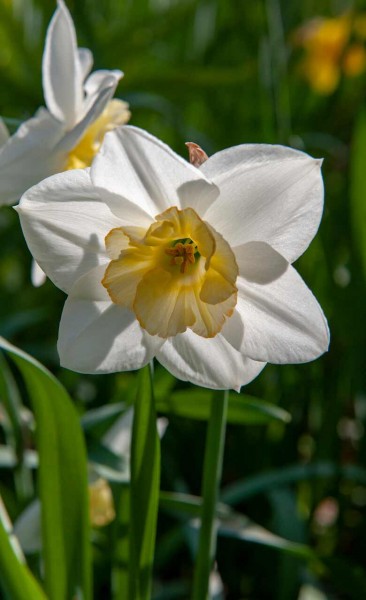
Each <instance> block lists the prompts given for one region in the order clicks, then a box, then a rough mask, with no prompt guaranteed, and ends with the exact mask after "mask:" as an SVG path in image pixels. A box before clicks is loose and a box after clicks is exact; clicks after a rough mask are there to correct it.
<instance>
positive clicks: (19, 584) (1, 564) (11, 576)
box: [0, 519, 46, 600]
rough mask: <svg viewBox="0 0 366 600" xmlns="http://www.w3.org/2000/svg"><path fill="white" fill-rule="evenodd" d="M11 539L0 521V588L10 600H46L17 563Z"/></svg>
mask: <svg viewBox="0 0 366 600" xmlns="http://www.w3.org/2000/svg"><path fill="white" fill-rule="evenodd" d="M10 540H11V537H10V534H9V532H8V531H6V528H5V526H4V523H3V519H0V574H1V576H0V586H1V588H2V589H3V591H4V592H5V593H6V594H7V595H8V597H9V598H11V599H12V600H30V599H32V600H46V596H45V594H44V592H43V590H42V589H41V587H40V586H39V584H38V583H37V581H36V580H35V578H34V577H33V575H32V573H31V572H30V571H29V569H28V567H27V566H26V565H25V564H24V563H22V562H20V561H19V559H18V557H17V555H16V554H15V552H14V549H13V547H12V544H11V541H10Z"/></svg>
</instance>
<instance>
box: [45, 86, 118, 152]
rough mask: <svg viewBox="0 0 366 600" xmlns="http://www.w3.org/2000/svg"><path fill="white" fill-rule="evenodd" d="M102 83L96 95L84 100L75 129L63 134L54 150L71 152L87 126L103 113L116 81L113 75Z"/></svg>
mask: <svg viewBox="0 0 366 600" xmlns="http://www.w3.org/2000/svg"><path fill="white" fill-rule="evenodd" d="M104 83H105V85H104V86H103V87H101V88H100V89H99V90H98V93H96V94H93V95H92V96H90V98H87V99H86V100H85V102H84V106H83V109H82V111H81V112H80V115H79V116H80V117H81V120H80V121H79V122H78V123H77V125H75V127H73V128H72V129H71V130H70V131H68V132H67V133H65V135H64V136H63V138H62V139H61V140H60V143H59V144H58V146H57V148H56V149H57V150H58V151H62V152H68V151H69V150H71V149H72V148H73V147H74V146H75V145H76V144H77V142H78V141H79V140H80V138H81V137H82V136H83V134H84V133H85V131H86V129H87V128H88V127H89V125H91V124H92V123H93V122H94V121H95V120H96V119H97V118H98V117H99V115H100V114H101V113H102V112H103V110H104V108H105V107H106V105H107V103H108V102H109V100H110V99H111V98H112V96H113V94H114V90H115V88H116V85H117V80H116V78H115V77H114V76H113V75H109V76H108V77H107V78H105V80H104Z"/></svg>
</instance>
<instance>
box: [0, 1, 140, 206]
mask: <svg viewBox="0 0 366 600" xmlns="http://www.w3.org/2000/svg"><path fill="white" fill-rule="evenodd" d="M92 63H93V57H92V54H91V52H90V51H89V50H87V49H86V48H78V47H77V41H76V34H75V29H74V24H73V22H72V19H71V16H70V13H69V11H68V10H67V8H66V6H65V4H64V2H63V0H58V8H57V10H56V12H55V14H54V16H53V18H52V20H51V22H50V25H49V27H48V31H47V36H46V43H45V49H44V54H43V65H42V79H43V91H44V98H45V103H46V106H47V109H46V108H40V109H39V110H38V111H37V113H36V114H35V116H34V117H33V118H31V119H29V120H28V121H25V122H24V123H23V124H22V125H21V126H20V127H19V129H18V130H17V131H16V133H15V134H14V135H13V136H12V137H8V135H7V132H6V130H5V128H4V126H2V127H1V130H0V205H1V204H12V203H14V202H16V201H17V200H19V198H20V196H21V195H22V194H23V193H24V192H25V191H26V190H27V189H28V188H29V187H30V186H32V185H34V184H35V183H38V182H39V181H41V180H42V179H44V178H45V177H48V176H49V175H52V174H53V173H58V172H60V171H64V170H65V169H74V168H83V167H86V166H89V165H90V163H91V161H92V159H93V157H94V155H95V154H96V152H97V151H98V149H99V147H100V144H101V142H102V140H103V137H104V134H105V133H106V132H107V131H110V130H111V129H114V127H116V126H117V125H122V124H124V123H126V121H128V119H129V116H130V115H129V111H128V105H127V104H126V103H125V102H123V101H122V100H117V99H114V100H112V96H113V94H114V91H115V89H116V86H117V83H118V81H119V79H120V78H121V77H122V75H123V74H122V72H121V71H102V70H101V71H95V72H94V73H92V74H91V75H89V76H88V73H89V72H90V70H91V67H92Z"/></svg>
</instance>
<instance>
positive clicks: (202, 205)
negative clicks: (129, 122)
mask: <svg viewBox="0 0 366 600" xmlns="http://www.w3.org/2000/svg"><path fill="white" fill-rule="evenodd" d="M320 165H321V161H319V160H314V159H312V158H311V157H309V156H308V155H306V154H304V153H302V152H299V151H296V150H292V149H290V148H285V147H282V146H268V145H242V146H236V147H234V148H229V149H227V150H224V151H222V152H218V153H217V154H215V155H214V156H212V157H210V158H209V159H208V160H206V161H205V162H203V164H202V165H201V166H200V168H196V167H195V166H193V165H192V164H190V163H188V162H186V161H185V160H183V159H182V158H181V157H179V156H177V155H176V154H175V153H174V152H173V151H172V150H170V148H168V147H167V146H166V145H165V144H163V143H162V142H160V141H159V140H157V139H156V138H154V137H152V136H150V135H149V134H147V133H146V132H144V131H142V130H139V129H137V128H135V127H128V126H126V127H120V128H118V129H116V130H115V131H113V132H111V133H109V134H107V135H106V137H105V140H104V143H103V145H102V148H101V151H100V152H99V153H98V155H97V156H96V158H95V160H94V161H93V163H92V166H91V169H90V170H75V171H69V172H67V173H61V174H59V175H55V176H54V177H51V178H49V179H47V180H46V181H43V182H42V183H40V184H39V185H37V186H35V187H34V188H32V189H31V190H29V191H28V192H27V193H26V194H25V195H24V196H23V198H22V200H21V202H20V205H19V207H18V211H19V215H20V219H21V223H22V227H23V232H24V235H25V238H26V240H27V242H28V245H29V247H30V250H31V252H32V253H33V255H34V257H35V259H36V260H37V262H39V264H40V265H41V267H42V269H44V271H45V272H46V274H47V275H48V276H49V277H50V279H51V280H52V281H53V282H54V283H55V284H56V285H57V286H58V287H60V288H61V289H63V290H64V291H65V292H66V293H67V294H68V299H67V301H66V304H65V307H64V311H63V315H62V319H61V324H60V331H59V341H58V350H59V354H60V358H61V363H62V365H63V366H65V367H67V368H70V369H73V370H75V371H79V372H83V373H105V372H113V371H123V370H129V369H138V368H140V367H142V366H143V365H145V364H146V363H148V362H149V361H150V360H151V359H152V358H153V357H154V356H155V357H156V358H157V359H158V360H159V362H160V363H161V364H162V365H164V366H165V367H166V368H167V369H168V370H169V371H170V372H171V373H173V374H174V375H175V376H177V377H179V378H180V379H182V380H188V381H191V382H193V383H195V384H197V385H202V386H206V387H209V388H213V389H225V388H234V389H236V390H239V389H240V387H241V386H242V385H244V384H246V383H248V382H249V381H251V380H252V379H253V378H254V377H256V376H257V375H258V373H259V372H260V371H261V370H262V369H263V367H264V366H265V363H266V362H272V363H290V362H293V363H301V362H306V361H309V360H312V359H314V358H316V357H318V356H319V355H320V354H322V353H323V352H324V351H325V350H326V349H327V347H328V342H329V331H328V326H327V322H326V319H325V317H324V315H323V312H322V310H321V308H320V306H319V304H318V303H317V301H316V299H315V298H314V296H313V295H312V293H311V292H310V290H309V289H308V288H307V286H306V285H305V283H304V282H303V281H302V279H301V278H300V276H299V275H298V274H297V272H296V271H295V270H294V268H293V267H292V266H291V263H292V262H293V261H294V260H296V259H297V258H298V257H299V256H300V255H301V254H302V253H303V252H304V251H305V249H306V248H307V246H308V245H309V243H310V241H311V240H312V238H313V237H314V235H315V233H316V231H317V229H318V226H319V222H320V218H321V214H322V209H323V183H322V178H321V173H320Z"/></svg>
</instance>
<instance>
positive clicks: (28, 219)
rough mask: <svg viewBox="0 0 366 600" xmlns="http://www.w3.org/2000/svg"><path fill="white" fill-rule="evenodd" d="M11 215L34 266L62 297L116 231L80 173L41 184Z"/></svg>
mask: <svg viewBox="0 0 366 600" xmlns="http://www.w3.org/2000/svg"><path fill="white" fill-rule="evenodd" d="M17 210H18V212H19V216H20V221H21V225H22V228H23V232H24V236H25V239H26V241H27V243H28V246H29V249H30V251H31V253H32V254H33V256H34V258H35V260H36V261H37V262H38V263H39V265H40V267H41V268H42V269H43V271H44V272H45V273H46V275H47V276H48V277H49V278H50V279H51V280H52V281H53V282H54V283H55V285H57V286H58V287H60V288H61V289H62V290H64V291H68V290H69V289H70V287H71V286H72V285H73V283H74V282H75V281H76V280H77V279H78V278H79V277H80V276H81V275H83V274H84V273H86V272H87V271H89V270H90V269H91V268H93V267H95V266H97V265H98V264H100V262H101V261H102V260H104V259H106V251H105V243H104V237H105V236H106V235H107V234H108V232H109V231H110V230H111V229H113V228H114V227H119V226H120V225H121V221H120V220H118V219H117V218H116V217H115V216H114V215H113V214H112V213H111V212H110V210H109V208H108V207H107V206H106V205H105V204H104V203H103V202H101V201H100V199H99V196H98V195H97V194H96V192H95V190H94V188H93V186H92V185H91V182H90V178H89V174H88V171H86V170H78V169H75V170H72V171H65V172H64V173H59V174H57V175H54V176H53V177H50V178H48V179H46V180H44V181H42V182H41V183H40V184H38V185H37V186H34V187H33V188H31V189H30V190H28V192H27V193H26V194H24V196H23V197H22V199H21V201H20V204H19V206H18V207H17Z"/></svg>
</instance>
